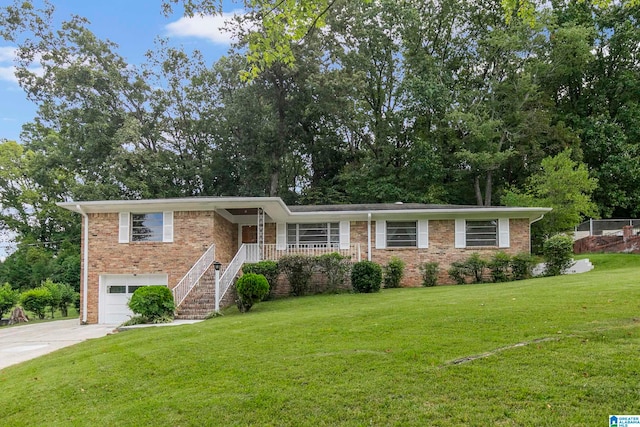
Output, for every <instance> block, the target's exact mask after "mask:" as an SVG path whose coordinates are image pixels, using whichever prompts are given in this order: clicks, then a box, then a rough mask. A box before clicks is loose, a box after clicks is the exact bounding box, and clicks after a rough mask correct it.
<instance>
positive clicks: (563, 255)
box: [543, 234, 573, 276]
mask: <svg viewBox="0 0 640 427" xmlns="http://www.w3.org/2000/svg"><path fill="white" fill-rule="evenodd" d="M543 254H544V258H545V260H546V263H547V268H546V271H545V274H546V275H547V276H558V275H560V274H564V272H565V271H566V270H567V269H568V268H569V267H571V263H572V262H573V259H572V257H573V239H572V238H571V237H569V236H566V235H563V234H557V235H555V236H553V237H550V238H549V239H547V241H546V242H544V246H543Z"/></svg>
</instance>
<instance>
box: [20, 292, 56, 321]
mask: <svg viewBox="0 0 640 427" xmlns="http://www.w3.org/2000/svg"><path fill="white" fill-rule="evenodd" d="M20 304H21V305H22V307H24V309H25V310H29V311H31V312H33V313H34V314H35V315H36V316H38V319H44V315H45V312H46V310H47V307H49V306H50V305H51V292H49V289H47V288H45V287H44V286H40V287H39V288H34V289H29V290H27V291H24V292H23V293H22V294H21V295H20Z"/></svg>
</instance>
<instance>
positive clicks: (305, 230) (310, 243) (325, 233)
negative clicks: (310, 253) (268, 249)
mask: <svg viewBox="0 0 640 427" xmlns="http://www.w3.org/2000/svg"><path fill="white" fill-rule="evenodd" d="M339 244H340V223H338V222H320V223H311V224H287V245H289V246H303V247H329V246H338V245H339Z"/></svg>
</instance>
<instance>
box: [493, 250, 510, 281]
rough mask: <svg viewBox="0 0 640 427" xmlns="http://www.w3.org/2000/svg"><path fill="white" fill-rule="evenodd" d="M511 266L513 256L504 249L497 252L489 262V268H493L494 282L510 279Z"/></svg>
mask: <svg viewBox="0 0 640 427" xmlns="http://www.w3.org/2000/svg"><path fill="white" fill-rule="evenodd" d="M510 266H511V257H510V256H509V254H507V253H504V252H502V251H500V252H497V253H495V254H494V255H493V257H491V260H490V261H489V263H488V267H489V270H491V280H493V282H507V281H509V279H510V277H509V267H510Z"/></svg>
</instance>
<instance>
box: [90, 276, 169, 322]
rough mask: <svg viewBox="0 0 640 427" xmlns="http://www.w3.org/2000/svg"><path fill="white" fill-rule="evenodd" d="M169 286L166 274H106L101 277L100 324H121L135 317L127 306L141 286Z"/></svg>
mask: <svg viewBox="0 0 640 427" xmlns="http://www.w3.org/2000/svg"><path fill="white" fill-rule="evenodd" d="M150 285H162V286H167V275H166V274H137V275H133V274H104V275H102V276H100V307H99V309H100V311H99V313H98V322H99V323H105V324H120V323H123V322H126V321H127V320H129V319H130V318H131V317H133V312H132V311H131V310H130V309H129V307H128V306H127V303H128V302H129V300H130V299H131V295H133V293H134V292H135V290H136V289H138V288H139V287H141V286H150Z"/></svg>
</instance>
